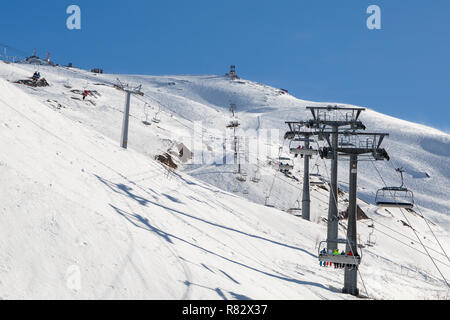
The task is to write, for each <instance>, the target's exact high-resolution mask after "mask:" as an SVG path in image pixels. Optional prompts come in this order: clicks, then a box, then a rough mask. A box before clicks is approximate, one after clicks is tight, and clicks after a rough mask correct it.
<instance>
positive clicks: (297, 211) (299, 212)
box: [287, 200, 302, 217]
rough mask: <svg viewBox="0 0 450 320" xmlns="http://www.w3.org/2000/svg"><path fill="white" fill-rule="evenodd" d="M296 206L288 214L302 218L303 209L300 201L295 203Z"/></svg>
mask: <svg viewBox="0 0 450 320" xmlns="http://www.w3.org/2000/svg"><path fill="white" fill-rule="evenodd" d="M295 204H296V207H294V208H290V209H288V210H287V212H288V213H289V214H292V215H293V216H296V217H301V216H302V208H300V201H298V200H297V201H296V202H295Z"/></svg>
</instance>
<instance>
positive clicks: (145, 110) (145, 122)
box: [142, 102, 151, 126]
mask: <svg viewBox="0 0 450 320" xmlns="http://www.w3.org/2000/svg"><path fill="white" fill-rule="evenodd" d="M147 106H148V103H147V102H146V103H145V104H144V114H145V120H144V121H142V123H143V124H145V125H146V126H149V125H151V123H150V122H149V121H148V112H147Z"/></svg>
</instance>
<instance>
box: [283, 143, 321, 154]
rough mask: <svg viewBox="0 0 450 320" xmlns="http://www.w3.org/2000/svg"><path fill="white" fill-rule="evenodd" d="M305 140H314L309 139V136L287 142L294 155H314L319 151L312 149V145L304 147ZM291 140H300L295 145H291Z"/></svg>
mask: <svg viewBox="0 0 450 320" xmlns="http://www.w3.org/2000/svg"><path fill="white" fill-rule="evenodd" d="M306 141H309V142H314V140H312V139H310V138H297V139H294V140H292V141H291V142H290V143H289V150H290V153H291V154H295V156H296V157H297V156H298V155H301V156H302V157H304V156H315V155H316V154H318V153H319V151H318V150H316V149H313V147H312V146H310V147H309V148H306V147H305V143H304V142H306ZM292 142H300V143H299V144H298V145H297V146H292Z"/></svg>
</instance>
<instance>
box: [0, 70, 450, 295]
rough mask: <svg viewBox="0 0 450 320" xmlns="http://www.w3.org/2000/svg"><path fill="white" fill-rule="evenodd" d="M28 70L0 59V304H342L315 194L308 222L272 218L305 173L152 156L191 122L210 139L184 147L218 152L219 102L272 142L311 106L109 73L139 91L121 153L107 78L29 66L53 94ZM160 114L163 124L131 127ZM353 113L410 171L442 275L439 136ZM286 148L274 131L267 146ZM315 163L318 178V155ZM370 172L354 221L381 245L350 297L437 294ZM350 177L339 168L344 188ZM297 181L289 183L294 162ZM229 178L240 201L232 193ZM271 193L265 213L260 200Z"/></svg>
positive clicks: (225, 115) (321, 202)
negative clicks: (323, 261)
mask: <svg viewBox="0 0 450 320" xmlns="http://www.w3.org/2000/svg"><path fill="white" fill-rule="evenodd" d="M33 72H34V67H32V66H29V65H19V64H8V65H7V64H4V63H2V62H0V110H1V111H0V112H1V119H2V121H1V122H2V123H1V124H0V135H1V139H0V143H1V144H2V150H7V152H4V153H3V154H2V155H1V156H0V169H1V170H2V183H0V188H1V193H0V195H1V196H0V197H1V203H2V208H1V215H0V229H1V230H0V234H1V236H0V248H1V249H0V297H1V298H3V299H13V298H19V299H23V298H26V299H29V298H43V299H51V298H62V299H72V298H75V299H354V297H351V296H348V295H342V294H341V293H340V289H341V287H342V283H343V271H342V270H334V269H326V268H322V267H320V266H319V264H318V261H317V248H318V244H319V242H320V241H322V240H324V238H325V235H326V225H325V224H324V223H323V221H322V218H323V217H326V215H327V201H328V192H327V191H326V190H323V189H321V188H317V187H313V191H312V200H313V202H312V222H305V221H303V220H301V219H299V218H296V217H294V216H291V215H289V214H287V213H286V212H284V211H282V210H286V209H288V208H290V207H292V206H293V205H295V202H296V201H297V200H300V201H301V198H300V196H301V193H300V190H301V182H297V181H294V180H292V179H289V178H287V177H285V176H283V175H282V174H281V173H277V172H276V170H274V169H273V168H272V166H271V165H269V163H268V159H261V164H260V166H261V170H262V171H263V172H262V181H261V182H260V183H258V184H251V183H247V185H246V186H242V185H237V183H236V179H235V176H234V175H233V174H232V172H233V170H234V168H235V166H233V165H217V164H211V165H204V164H197V165H191V164H180V168H179V169H178V170H175V171H173V170H168V169H167V168H166V167H164V166H163V165H161V164H160V163H158V162H156V161H155V160H153V158H154V156H155V155H158V154H162V153H164V152H166V151H167V150H168V149H169V148H170V147H171V146H172V145H173V142H185V143H186V145H188V144H189V141H190V139H191V137H192V134H193V130H194V126H195V122H197V121H202V122H203V123H202V124H203V129H204V136H205V137H206V138H204V141H203V143H201V144H200V145H199V146H196V145H195V144H193V145H189V147H190V148H191V150H192V151H193V152H194V153H198V152H203V153H204V156H205V157H206V156H207V153H208V152H211V153H214V151H216V152H217V148H219V147H221V145H220V144H216V143H214V141H215V140H217V138H218V137H220V135H221V132H223V131H225V126H226V124H227V123H228V122H229V120H230V114H229V111H228V108H229V104H230V103H231V102H233V103H235V104H236V105H237V108H238V110H237V112H238V116H239V119H240V121H241V123H242V129H243V130H246V131H250V130H258V129H259V130H261V129H272V128H279V129H280V135H282V134H284V131H286V129H287V127H286V128H285V125H284V121H286V120H292V119H298V120H301V119H302V117H308V116H309V115H308V113H307V111H306V109H305V106H307V105H322V104H318V103H313V102H308V101H303V100H298V99H296V98H294V97H292V96H290V95H282V94H280V92H279V90H277V89H275V88H271V87H268V86H265V85H262V84H257V83H253V82H250V81H246V80H240V81H238V82H231V81H230V80H228V79H227V78H225V77H221V76H162V77H155V76H122V75H121V76H120V79H121V81H123V82H128V83H131V84H136V85H137V84H142V85H143V91H144V93H145V96H144V97H143V98H142V99H137V98H133V101H132V111H131V119H130V134H129V149H128V150H126V151H125V150H123V149H121V148H120V147H119V140H120V129H121V124H122V117H123V104H124V100H125V97H124V94H123V92H121V91H119V90H116V89H115V88H113V86H112V84H113V83H114V82H115V80H116V78H117V77H118V76H117V75H106V74H105V75H94V74H92V73H89V72H87V71H83V70H78V69H66V68H62V67H43V66H41V67H40V72H41V74H42V75H43V76H44V77H45V78H46V79H47V81H48V82H49V83H50V85H51V86H50V87H46V88H29V87H24V86H21V85H16V84H12V83H11V82H12V81H16V80H19V79H23V78H26V77H29V76H30V75H31V74H32V73H33ZM169 83H175V85H173V84H170V85H169ZM84 89H88V90H96V91H97V92H98V93H99V95H98V96H97V97H91V96H90V97H88V99H87V100H88V101H85V102H83V101H81V100H76V99H73V98H77V97H78V98H79V97H80V96H79V95H77V94H75V93H73V92H72V91H71V90H84ZM89 101H92V102H93V103H91V102H89ZM145 102H147V103H148V104H149V105H150V107H148V108H147V109H146V111H144V103H145ZM94 104H95V105H94ZM158 111H160V112H159V115H160V116H161V123H159V124H153V123H152V125H151V126H146V125H144V124H143V123H142V121H143V120H145V119H146V113H147V118H148V117H150V118H151V117H153V116H154V114H156V113H157V112H158ZM362 120H363V121H364V122H365V123H366V124H367V126H368V127H369V128H371V129H373V130H376V131H387V132H389V133H391V137H390V139H389V141H387V142H386V147H387V149H388V152H389V153H390V155H391V157H392V158H393V161H395V166H396V167H397V166H404V167H405V169H406V170H407V177H406V183H407V185H408V187H410V188H411V189H413V190H414V192H415V193H416V198H417V202H418V203H419V205H420V208H421V212H423V214H424V215H425V217H426V218H427V219H429V220H427V221H425V220H424V219H423V218H422V217H421V216H420V214H419V213H406V214H407V216H406V218H408V221H409V222H410V223H411V225H413V226H414V228H415V230H416V232H417V233H418V234H419V235H420V237H421V241H423V243H424V244H425V245H426V247H427V249H428V251H429V253H430V254H431V255H432V256H433V257H434V258H435V261H437V263H438V266H439V268H440V270H441V271H442V272H443V273H444V275H445V276H446V277H447V278H449V276H450V262H449V261H448V259H447V258H446V257H445V256H444V255H443V254H442V251H441V250H440V248H439V246H438V245H437V243H436V241H435V239H434V238H433V236H432V234H431V233H430V231H429V229H428V225H431V227H432V230H433V231H434V233H435V234H436V235H437V236H438V238H439V240H440V242H441V244H442V245H443V247H444V249H446V250H447V251H448V249H449V248H450V241H449V234H448V230H449V225H450V224H449V215H448V213H449V207H450V204H449V202H448V201H447V196H448V194H449V186H450V183H449V182H450V173H449V172H450V170H448V169H450V168H449V158H450V154H448V152H447V150H450V148H449V146H450V142H449V141H450V140H449V136H448V135H447V134H445V133H442V132H440V131H438V130H435V129H432V128H429V127H425V126H422V125H418V124H414V123H410V122H406V121H402V120H399V119H394V118H391V117H388V116H385V115H382V114H379V113H376V112H375V111H373V110H368V111H366V113H365V114H363V118H362ZM222 134H223V133H222ZM209 140H210V141H209ZM283 143H284V142H283V141H282V139H281V137H278V139H276V142H275V143H274V144H273V145H271V146H270V148H271V149H273V150H272V153H273V154H275V155H278V149H279V146H280V145H281V146H283ZM283 153H285V155H287V145H284V150H283ZM314 161H315V160H314ZM314 161H313V163H314ZM317 164H319V166H320V170H321V172H322V174H323V175H324V176H325V177H326V169H327V166H329V164H328V163H326V162H325V161H322V160H319V161H317ZM376 165H377V167H379V170H380V171H381V173H382V175H383V177H384V179H385V180H386V181H387V183H388V184H392V185H396V184H399V178H398V177H397V176H396V175H395V174H394V173H395V171H394V169H393V167H392V166H391V165H390V164H387V163H380V164H376ZM371 166H372V168H373V164H371V163H363V164H362V165H361V167H360V176H359V190H358V191H359V198H360V206H361V207H362V208H363V210H365V212H366V214H367V215H368V216H369V217H370V218H371V219H372V220H362V221H359V222H358V228H359V230H358V231H359V235H360V241H361V242H362V243H365V242H367V240H368V237H369V234H370V233H372V231H373V228H370V227H369V225H371V224H372V223H373V224H375V232H374V234H375V236H376V240H377V241H376V245H375V246H373V247H367V248H366V249H365V250H364V256H363V263H362V265H361V268H360V272H361V278H360V279H359V281H360V282H359V286H360V289H361V293H362V295H367V296H368V297H369V298H372V299H426V298H430V297H431V298H445V297H446V295H447V288H446V286H445V284H444V283H443V282H442V279H441V278H440V276H439V274H438V273H437V270H436V268H435V267H434V266H433V265H432V262H431V260H430V259H429V257H428V255H427V254H426V252H424V249H423V248H422V247H421V246H420V244H419V243H418V242H417V239H416V238H415V235H414V233H413V231H412V229H411V228H410V227H408V226H405V224H404V222H405V215H404V214H405V212H400V211H399V210H396V209H392V210H391V209H390V210H388V211H387V210H384V209H378V208H376V207H375V206H374V205H373V204H372V203H373V196H374V194H373V193H374V191H376V189H377V188H380V187H382V185H381V181H380V178H379V177H377V176H376V174H375V172H374V170H373V169H370V167H371ZM254 169H255V168H254V167H252V166H251V165H249V166H248V168H247V170H248V172H249V173H250V172H252V170H254ZM347 172H348V171H347V168H346V167H345V164H343V166H341V167H340V177H339V180H340V181H341V182H342V183H341V186H340V187H341V188H342V189H343V190H344V191H345V190H346V185H345V181H346V180H347ZM425 173H427V174H428V175H429V176H430V178H426V175H425ZM294 174H295V175H296V176H298V177H301V174H302V164H301V163H300V161H299V162H296V163H295V173H294ZM236 186H237V187H238V188H239V191H241V192H242V190H243V188H248V191H249V192H248V194H247V195H244V194H242V193H234V194H233V193H232V192H231V191H232V190H233V189H234V188H236ZM270 189H272V192H271V197H270V201H271V202H273V203H272V204H273V205H274V206H275V207H276V208H268V207H265V206H263V204H264V199H265V197H266V195H267V193H268V191H269V190H270ZM346 197H347V195H346V194H345V195H344V196H343V197H342V198H341V199H340V200H341V201H340V209H342V210H344V209H345V200H346ZM280 209H281V210H280ZM427 222H428V224H427ZM344 228H345V223H344V224H343V227H342V229H341V232H342V233H341V235H342V236H344V231H345V230H344ZM372 234H373V233H372ZM375 236H374V237H375ZM372 239H373V238H372ZM74 277H75V278H74ZM74 279H75V280H77V279H78V280H79V281H78V282H77V281H75V284H76V285H74V284H73V280H74ZM361 279H362V281H361Z"/></svg>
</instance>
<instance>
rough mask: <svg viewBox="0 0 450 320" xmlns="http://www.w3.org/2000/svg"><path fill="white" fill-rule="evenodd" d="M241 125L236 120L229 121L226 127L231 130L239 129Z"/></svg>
mask: <svg viewBox="0 0 450 320" xmlns="http://www.w3.org/2000/svg"><path fill="white" fill-rule="evenodd" d="M240 125H241V124H240V123H239V121H237V120H233V121H230V122H229V123H228V125H227V128H229V129H233V128H237V127H239V126H240Z"/></svg>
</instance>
